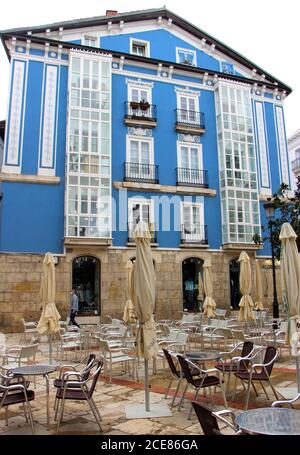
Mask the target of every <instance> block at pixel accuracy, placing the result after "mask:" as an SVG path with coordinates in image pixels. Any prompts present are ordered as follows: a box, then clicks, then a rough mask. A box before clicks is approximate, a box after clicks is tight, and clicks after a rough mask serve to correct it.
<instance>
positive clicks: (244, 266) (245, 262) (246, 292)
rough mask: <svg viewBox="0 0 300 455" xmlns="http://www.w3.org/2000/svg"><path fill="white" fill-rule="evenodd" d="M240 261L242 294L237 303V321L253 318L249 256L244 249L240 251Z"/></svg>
mask: <svg viewBox="0 0 300 455" xmlns="http://www.w3.org/2000/svg"><path fill="white" fill-rule="evenodd" d="M239 262H240V264H241V265H240V291H241V293H242V294H243V295H242V298H241V300H240V303H239V307H240V312H239V321H249V320H251V319H252V320H253V319H254V316H253V310H252V308H253V301H252V298H251V296H250V292H251V264H250V258H249V256H248V254H247V253H246V252H245V251H242V252H241V254H240V257H239Z"/></svg>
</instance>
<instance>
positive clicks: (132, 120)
mask: <svg viewBox="0 0 300 455" xmlns="http://www.w3.org/2000/svg"><path fill="white" fill-rule="evenodd" d="M124 121H125V124H126V125H128V126H141V127H148V128H154V127H155V126H156V125H157V116H156V105H155V104H149V103H148V102H145V103H142V102H139V103H138V102H135V101H126V102H125V118H124Z"/></svg>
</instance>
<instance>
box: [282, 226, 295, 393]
mask: <svg viewBox="0 0 300 455" xmlns="http://www.w3.org/2000/svg"><path fill="white" fill-rule="evenodd" d="M296 238H297V235H296V233H295V231H294V229H293V228H292V226H291V225H290V224H289V223H283V225H282V226H281V231H280V235H279V239H280V240H281V252H280V281H281V292H282V303H283V307H284V310H285V312H286V314H287V317H288V329H287V332H286V342H287V343H290V345H291V348H292V353H293V355H295V356H296V371H297V387H298V394H299V393H300V369H299V354H298V352H297V346H298V342H299V333H297V320H298V319H299V315H300V263H299V253H298V248H297V244H296Z"/></svg>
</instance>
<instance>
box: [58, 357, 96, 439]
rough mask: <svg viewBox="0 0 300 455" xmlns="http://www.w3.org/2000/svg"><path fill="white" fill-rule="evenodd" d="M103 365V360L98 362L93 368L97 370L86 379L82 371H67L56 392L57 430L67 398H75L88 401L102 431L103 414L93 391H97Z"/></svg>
mask: <svg viewBox="0 0 300 455" xmlns="http://www.w3.org/2000/svg"><path fill="white" fill-rule="evenodd" d="M102 367H103V362H102V361H100V362H97V363H96V364H95V365H94V366H93V368H95V371H94V372H93V373H92V375H91V376H90V377H89V378H88V379H84V375H82V374H81V373H80V372H78V371H77V372H75V371H72V372H67V373H65V374H64V376H63V382H62V384H61V387H60V388H59V389H57V392H56V400H57V406H56V411H55V417H54V420H57V432H58V431H59V427H60V424H61V422H62V419H63V414H64V408H65V400H75V401H87V403H88V405H89V407H90V409H91V411H92V413H93V415H94V417H95V420H96V422H97V424H98V426H99V428H100V431H102V428H101V424H100V421H101V415H100V412H99V410H98V409H97V406H96V403H95V401H94V399H93V393H94V391H95V387H96V384H97V381H98V378H99V375H100V373H101V370H102ZM72 377H73V378H74V377H75V378H76V380H74V379H73V380H72V379H71V378H72ZM89 382H91V385H90V387H88V383H89ZM59 402H61V405H60V408H59ZM57 417H58V418H57Z"/></svg>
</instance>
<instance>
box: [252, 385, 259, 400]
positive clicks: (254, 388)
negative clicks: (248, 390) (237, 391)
mask: <svg viewBox="0 0 300 455" xmlns="http://www.w3.org/2000/svg"><path fill="white" fill-rule="evenodd" d="M252 387H253V390H254V392H255V395H256V396H257V397H258V393H257V390H256V387H255V385H254V383H253V382H252Z"/></svg>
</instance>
